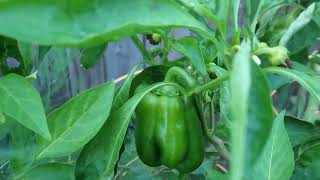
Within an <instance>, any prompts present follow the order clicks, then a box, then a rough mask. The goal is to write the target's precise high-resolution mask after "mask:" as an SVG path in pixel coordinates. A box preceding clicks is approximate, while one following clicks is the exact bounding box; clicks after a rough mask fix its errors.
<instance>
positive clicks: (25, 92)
mask: <svg viewBox="0 0 320 180" xmlns="http://www.w3.org/2000/svg"><path fill="white" fill-rule="evenodd" d="M0 99H1V101H0V109H1V111H2V112H3V113H4V114H6V115H8V116H10V117H12V118H13V119H15V120H17V121H18V122H19V123H21V124H22V125H24V126H25V127H27V128H29V129H31V130H33V131H34V132H36V133H38V134H39V135H41V136H43V137H44V138H46V139H50V138H51V137H50V133H49V130H48V126H47V122H46V116H45V113H44V110H43V106H42V102H41V98H40V95H39V94H38V92H37V90H36V89H35V88H33V87H32V85H31V84H30V83H29V82H28V81H27V80H26V79H25V78H23V77H21V76H19V75H16V74H9V75H7V76H4V77H2V78H0Z"/></svg>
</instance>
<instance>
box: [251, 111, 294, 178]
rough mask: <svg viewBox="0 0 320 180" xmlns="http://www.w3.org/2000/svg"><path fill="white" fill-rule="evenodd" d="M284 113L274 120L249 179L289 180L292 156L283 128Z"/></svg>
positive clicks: (292, 162) (292, 165)
mask: <svg viewBox="0 0 320 180" xmlns="http://www.w3.org/2000/svg"><path fill="white" fill-rule="evenodd" d="M284 115H285V112H282V113H280V115H279V116H278V117H277V118H276V119H275V120H274V123H273V127H272V132H271V134H270V136H269V139H268V141H267V144H266V145H265V146H264V150H263V152H262V155H261V157H260V158H259V160H258V161H257V163H256V165H255V167H254V171H253V172H251V173H248V174H250V175H251V176H250V177H251V178H250V179H255V178H256V177H259V179H261V180H264V179H265V180H270V179H272V180H283V179H290V177H291V174H292V172H293V168H294V155H293V150H292V146H291V144H290V141H289V137H288V134H287V132H286V128H285V126H284Z"/></svg>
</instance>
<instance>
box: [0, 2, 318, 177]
mask: <svg viewBox="0 0 320 180" xmlns="http://www.w3.org/2000/svg"><path fill="white" fill-rule="evenodd" d="M241 12H243V13H241ZM177 28H183V29H187V30H189V31H190V32H192V36H190V37H182V38H175V37H174V36H173V35H172V34H173V33H172V32H174V30H175V29H177ZM0 34H1V38H0V75H1V77H0V140H1V141H0V150H1V151H0V152H1V154H0V179H67V180H69V179H70V180H71V179H112V178H115V179H122V178H128V179H141V178H147V179H151V178H160V179H161V178H170V179H171V178H173V179H178V178H180V179H186V178H198V177H204V178H207V179H232V180H242V179H259V180H260V179H272V180H285V179H297V180H298V179H320V173H319V170H318V169H319V168H320V139H319V137H320V136H319V135H320V130H319V128H318V121H319V120H320V110H319V104H320V74H319V72H320V65H319V64H320V54H319V48H320V47H319V45H320V2H319V1H317V0H268V1H264V0H244V1H242V2H240V1H239V0H215V1H213V0H212V1H211V0H136V1H130V0H117V1H113V0H105V1H98V0H91V1H89V0H82V1H79V0H69V1H53V0H44V1H36V0H29V1H24V0H12V1H1V2H0ZM141 36H142V37H146V39H147V40H148V41H150V43H151V44H153V45H157V46H152V47H150V48H145V47H144V45H143V42H141V39H140V38H139V37H141ZM124 38H131V40H132V42H133V43H134V44H135V45H136V46H137V49H138V50H140V52H141V54H142V55H143V59H142V62H143V64H146V65H148V66H149V67H148V68H146V69H145V70H143V71H142V73H140V74H139V75H135V73H134V72H136V71H137V70H138V69H140V67H141V66H140V65H137V67H136V68H135V69H134V70H133V71H132V72H130V73H129V75H128V77H127V79H126V80H125V81H124V82H122V84H121V86H118V85H117V86H116V85H115V82H113V81H108V82H106V83H103V84H100V85H98V86H96V87H93V88H91V89H89V90H86V91H84V92H81V93H79V94H78V95H76V96H75V97H73V98H72V99H70V100H69V101H67V102H66V103H64V104H63V105H61V106H59V107H56V108H55V109H54V110H52V109H50V108H48V107H47V106H44V105H43V102H44V101H45V99H44V97H41V96H40V95H39V91H38V90H37V89H36V88H35V87H34V86H33V85H32V83H33V82H34V81H36V80H35V79H36V78H38V79H46V78H45V77H41V76H45V75H46V73H45V68H46V66H45V65H44V64H43V63H47V61H42V60H43V59H48V57H49V55H48V54H51V55H50V60H51V61H55V59H54V58H55V57H56V56H53V54H52V53H54V52H56V53H58V54H59V61H57V62H61V59H65V62H64V63H61V64H60V63H57V66H55V67H57V68H60V69H59V70H58V69H57V70H55V69H53V70H52V72H57V73H58V72H62V71H63V70H61V69H65V68H66V67H67V65H68V63H70V62H71V59H74V58H79V56H78V55H79V54H81V55H80V59H81V61H80V62H81V65H82V67H83V68H91V67H93V66H94V65H95V64H96V63H97V62H98V60H99V58H100V57H101V54H102V53H103V51H104V49H105V47H106V45H107V43H109V42H112V41H118V40H121V39H124ZM57 46H59V48H58V47H57ZM35 50H37V51H35ZM66 52H67V53H66ZM171 52H177V53H179V54H180V57H179V58H178V59H170V57H171V56H170V54H171ZM13 59H14V60H13ZM36 60H37V63H40V66H35V65H34V63H35V62H36ZM57 60H58V59H57ZM12 62H14V63H13V64H12ZM41 63H42V64H41ZM60 65H61V66H60ZM58 66H60V67H58ZM36 67H39V69H36ZM172 69H174V70H176V71H175V72H173V71H174V70H172ZM36 71H39V72H40V73H38V77H36V76H35V75H36V74H35V72H36ZM172 72H173V73H172ZM53 75H57V74H53ZM39 76H40V77H39ZM188 78H189V79H188ZM190 79H192V80H190ZM191 82H193V83H191ZM166 87H175V89H180V90H181V93H183V94H184V95H185V96H188V97H192V98H193V99H194V107H193V106H192V107H191V106H190V105H189V106H190V108H188V109H189V110H190V111H187V112H185V113H186V114H188V113H189V114H192V116H190V117H193V116H194V117H195V118H194V119H192V120H195V121H194V122H192V123H193V124H201V125H199V126H198V125H195V126H193V125H190V127H189V129H188V128H187V131H189V135H190V138H191V140H190V138H189V139H188V140H186V139H183V137H182V136H183V135H182V136H181V137H180V136H179V138H180V139H181V141H182V140H183V142H186V143H187V144H190V143H191V144H192V143H194V142H195V141H198V142H200V141H203V142H204V146H205V147H203V149H201V148H200V150H199V151H197V150H195V149H197V148H193V147H192V146H190V147H187V146H186V144H184V143H181V142H175V140H174V139H175V137H177V136H176V133H178V132H177V131H178V128H177V127H176V128H177V130H172V129H171V130H172V131H171V133H173V134H171V135H172V136H171V138H170V137H166V141H164V142H163V141H161V143H160V144H161V145H158V146H159V147H160V146H161V149H165V150H167V151H168V150H169V149H170V148H173V149H174V150H177V149H175V147H177V148H179V149H182V150H181V151H183V152H184V153H185V154H187V153H188V152H189V151H190V152H191V153H189V155H185V156H184V154H181V153H180V154H179V153H172V152H167V151H163V153H162V154H161V153H160V154H161V157H160V155H159V154H158V155H159V157H156V158H158V159H157V161H159V162H155V163H154V164H156V165H157V166H158V165H160V164H162V165H163V166H160V167H148V166H146V165H144V164H143V163H142V162H145V160H143V158H142V156H141V151H143V150H139V148H138V151H140V152H138V154H139V156H140V158H141V159H142V161H140V160H139V158H137V152H136V147H135V145H134V138H133V137H134V135H133V134H135V132H134V130H135V125H139V122H140V121H141V120H142V119H137V118H139V117H144V118H147V119H148V118H151V119H152V116H158V117H160V116H159V115H158V114H151V115H150V114H148V112H147V110H142V112H141V111H140V110H139V114H138V115H137V116H135V111H136V108H137V107H139V109H141V108H143V107H141V106H139V103H140V102H142V100H143V99H144V98H145V97H149V96H148V95H150V93H154V92H158V91H159V90H160V91H161V89H165V88H166ZM180 90H179V91H180ZM166 91H168V90H166ZM169 99H170V98H169ZM144 101H145V100H144ZM161 107H162V108H163V109H166V108H167V107H172V108H174V107H175V106H174V105H173V104H170V105H168V106H167V107H164V106H163V105H162V106H161ZM149 108H150V107H149ZM49 110H50V112H48V111H49ZM164 111H166V113H169V114H170V112H171V111H172V109H170V108H167V109H166V110H164ZM191 111H192V112H191ZM195 111H197V115H195ZM158 112H159V114H161V112H160V111H158ZM141 113H142V114H141ZM178 115H181V116H184V115H183V114H178ZM178 115H177V116H178ZM177 116H176V117H175V118H177ZM196 116H197V118H196ZM163 117H164V116H163ZM190 117H189V119H190ZM151 119H150V122H149V123H151ZM178 119H179V118H178ZM180 120H181V119H180ZM158 121H161V118H160V119H159V118H158ZM169 122H170V123H173V122H171V120H170V119H169ZM155 123H159V122H155ZM189 123H190V122H189ZM146 125H148V124H146ZM146 125H145V126H146ZM149 125H150V128H152V124H149ZM149 125H148V126H149ZM171 125H172V126H175V124H171ZM171 125H170V126H171ZM142 127H143V126H142ZM191 127H193V128H201V130H200V129H199V130H197V131H194V130H192V128H191ZM137 129H138V130H139V131H141V127H140V129H139V128H137ZM150 130H152V129H149V130H146V129H144V131H145V133H149V131H150ZM169 131H170V130H169ZM179 131H180V130H179ZM181 132H182V131H181ZM181 132H180V133H181ZM192 133H195V134H196V135H195V136H193V135H192ZM138 134H140V135H139V139H138V140H139V142H142V143H144V141H143V139H141V138H146V143H147V142H148V141H149V139H148V138H149V137H148V136H147V135H146V134H144V132H139V133H138ZM182 134H183V133H182ZM179 138H178V139H179ZM192 138H193V139H192ZM199 138H201V139H199ZM162 140H163V139H162ZM157 143H158V144H159V142H158V141H157ZM198 144H201V146H203V145H202V144H203V143H198ZM137 146H138V145H137ZM169 147H170V148H169ZM199 147H200V146H199ZM199 147H198V148H199ZM140 148H145V147H140ZM150 148H151V147H150ZM166 148H168V149H166ZM202 150H203V151H204V155H199V156H193V155H197V154H201V153H203V152H202ZM161 151H162V150H161ZM151 153H153V154H154V152H151ZM168 153H172V154H168ZM190 155H191V156H190ZM178 156H183V157H184V158H187V156H190V157H192V156H193V157H200V159H198V160H197V162H198V163H199V164H197V166H194V167H192V168H191V169H192V172H189V171H188V172H184V171H183V170H181V165H180V166H178V167H175V165H176V164H175V161H176V160H177V158H178ZM203 156H204V159H203ZM159 158H160V159H159ZM168 159H169V160H168ZM202 159H203V160H202ZM199 160H200V161H199ZM160 161H161V162H160ZM192 161H193V160H192V159H191V160H190V161H189V162H188V163H190V162H191V163H192ZM168 167H169V168H168ZM194 168H196V170H194Z"/></svg>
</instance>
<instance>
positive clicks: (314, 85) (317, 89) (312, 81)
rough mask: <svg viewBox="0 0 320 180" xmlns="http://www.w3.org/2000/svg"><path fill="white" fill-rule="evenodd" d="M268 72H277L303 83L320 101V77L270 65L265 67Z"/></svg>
mask: <svg viewBox="0 0 320 180" xmlns="http://www.w3.org/2000/svg"><path fill="white" fill-rule="evenodd" d="M264 70H265V72H267V73H276V74H279V75H283V76H286V77H289V78H291V79H293V80H295V81H297V82H299V83H300V84H301V86H302V87H304V88H305V89H306V90H307V91H308V92H309V93H310V94H311V95H313V96H314V97H315V98H316V99H317V100H318V101H319V102H320V86H319V79H316V78H315V77H312V76H310V75H308V74H306V73H304V72H299V71H296V70H291V69H287V68H281V67H269V68H266V69H264Z"/></svg>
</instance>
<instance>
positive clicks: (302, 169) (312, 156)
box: [291, 139, 320, 180]
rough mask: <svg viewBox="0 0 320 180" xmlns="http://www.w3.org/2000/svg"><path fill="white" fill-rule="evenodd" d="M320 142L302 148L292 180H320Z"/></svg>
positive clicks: (313, 142) (310, 143)
mask: <svg viewBox="0 0 320 180" xmlns="http://www.w3.org/2000/svg"><path fill="white" fill-rule="evenodd" d="M319 168H320V141H319V139H318V140H315V141H312V142H309V143H307V144H305V145H303V146H302V147H301V148H300V154H299V158H298V159H297V160H296V166H295V169H294V172H293V175H292V178H291V179H292V180H301V179H303V180H314V179H320V172H319Z"/></svg>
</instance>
